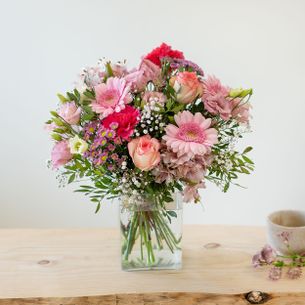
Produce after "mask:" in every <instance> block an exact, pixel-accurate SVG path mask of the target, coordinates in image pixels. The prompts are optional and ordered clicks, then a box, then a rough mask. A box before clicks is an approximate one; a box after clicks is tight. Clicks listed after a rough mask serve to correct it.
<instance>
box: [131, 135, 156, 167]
mask: <svg viewBox="0 0 305 305" xmlns="http://www.w3.org/2000/svg"><path fill="white" fill-rule="evenodd" d="M159 149H160V143H159V141H158V140H157V139H154V138H151V136H149V135H146V136H142V137H139V138H136V139H133V140H131V141H130V142H129V143H128V151H129V155H130V156H131V158H132V161H133V163H134V164H135V166H136V167H137V168H139V169H140V170H142V171H148V170H151V169H152V168H154V167H155V166H156V165H157V164H158V163H159V162H160V153H159Z"/></svg>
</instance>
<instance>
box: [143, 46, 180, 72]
mask: <svg viewBox="0 0 305 305" xmlns="http://www.w3.org/2000/svg"><path fill="white" fill-rule="evenodd" d="M164 57H170V58H178V59H184V55H183V53H182V52H180V51H178V50H173V49H172V47H171V46H169V45H167V44H166V43H164V42H163V43H162V44H161V45H160V46H159V47H157V48H155V49H153V50H152V51H151V52H150V53H148V54H147V55H146V56H145V57H144V58H145V59H148V60H149V61H151V62H153V63H154V64H155V65H157V66H159V67H161V59H162V58H164Z"/></svg>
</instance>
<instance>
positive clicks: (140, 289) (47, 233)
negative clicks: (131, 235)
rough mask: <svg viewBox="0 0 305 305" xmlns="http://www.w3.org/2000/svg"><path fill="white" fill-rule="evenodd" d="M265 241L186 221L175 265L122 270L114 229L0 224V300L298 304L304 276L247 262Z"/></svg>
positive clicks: (255, 233)
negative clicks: (270, 274) (272, 275)
mask: <svg viewBox="0 0 305 305" xmlns="http://www.w3.org/2000/svg"><path fill="white" fill-rule="evenodd" d="M264 244H265V232H264V228H262V227H239V226H185V228H184V237H183V269H182V270H181V271H151V272H148V271H145V272H144V271H142V272H123V271H121V269H120V258H119V232H118V231H117V230H113V229H68V230H59V229H58V230H54V229H52V230H51V229H48V230H45V229H39V230H36V229H35V230H32V229H25V230H20V229H15V230H12V229H2V230H0V305H12V304H16V305H17V304H18V305H20V304H28V305H30V304H31V305H34V304H35V305H36V304H39V305H44V304H50V305H55V304H56V305H68V304H70V305H97V304H99V305H106V304H107V305H115V304H116V305H127V304H129V305H132V304H134V305H136V304H140V305H144V304H150V305H153V304H158V305H171V304H175V305H176V304H177V305H195V304H202V305H203V304H206V305H216V304H219V305H221V304H227V305H229V304H236V305H240V304H250V303H249V301H248V300H250V301H251V302H252V303H253V304H257V302H258V301H260V302H261V304H262V303H265V304H276V305H280V304H285V305H289V304H291V305H292V304H293V305H296V304H298V305H301V304H305V275H304V276H303V277H302V278H301V279H299V280H294V281H293V280H288V279H282V280H280V281H278V282H272V281H270V280H268V279H267V270H266V269H260V270H257V269H253V268H252V266H251V257H252V255H253V254H254V253H255V252H256V251H257V250H258V249H260V248H261V247H262V246H263V245H264ZM251 291H260V292H262V293H252V294H250V295H249V294H248V293H249V292H251ZM81 296H83V297H81ZM247 299H248V300H247ZM255 302H256V303H255Z"/></svg>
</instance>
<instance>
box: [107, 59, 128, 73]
mask: <svg viewBox="0 0 305 305" xmlns="http://www.w3.org/2000/svg"><path fill="white" fill-rule="evenodd" d="M110 66H111V69H112V72H113V75H114V76H115V77H123V76H125V75H126V74H128V71H127V68H126V66H125V65H124V64H122V63H119V62H118V63H115V64H113V63H111V64H110Z"/></svg>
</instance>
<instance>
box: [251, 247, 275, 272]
mask: <svg viewBox="0 0 305 305" xmlns="http://www.w3.org/2000/svg"><path fill="white" fill-rule="evenodd" d="M275 259H276V251H275V250H274V249H273V248H272V247H271V246H269V245H265V246H264V247H263V248H262V250H261V251H260V252H258V253H256V254H255V255H254V256H253V258H252V264H253V266H254V267H255V268H256V267H259V266H262V265H270V264H271V263H273V262H274V261H275Z"/></svg>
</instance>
